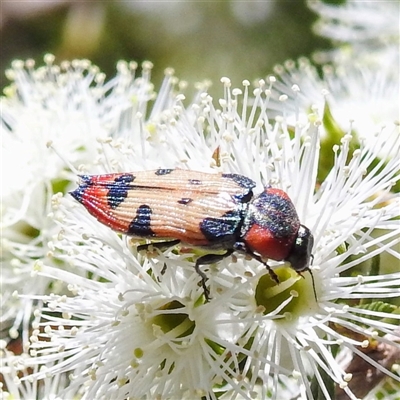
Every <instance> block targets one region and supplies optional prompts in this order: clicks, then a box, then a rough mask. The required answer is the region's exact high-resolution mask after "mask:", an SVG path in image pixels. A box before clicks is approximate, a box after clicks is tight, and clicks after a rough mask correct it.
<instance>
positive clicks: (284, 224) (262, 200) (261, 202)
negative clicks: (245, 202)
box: [251, 189, 300, 239]
mask: <svg viewBox="0 0 400 400" xmlns="http://www.w3.org/2000/svg"><path fill="white" fill-rule="evenodd" d="M251 204H252V207H251V209H252V216H251V223H256V224H257V225H260V226H262V227H264V228H266V229H268V230H269V231H270V232H271V233H272V234H273V236H274V237H276V238H277V239H283V238H289V237H293V236H295V235H297V232H298V230H299V227H300V221H299V217H298V215H297V211H296V208H295V207H294V204H293V203H292V202H291V201H290V200H288V199H285V198H284V197H282V196H280V195H278V194H276V193H269V192H268V189H267V190H265V191H264V192H263V193H261V194H260V195H259V196H257V197H255V198H254V200H253V201H252V202H251Z"/></svg>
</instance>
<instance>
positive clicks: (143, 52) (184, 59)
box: [0, 0, 330, 93]
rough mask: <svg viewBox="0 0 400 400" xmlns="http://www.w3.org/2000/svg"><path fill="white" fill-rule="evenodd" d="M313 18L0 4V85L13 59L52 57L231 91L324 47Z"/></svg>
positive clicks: (201, 6)
mask: <svg viewBox="0 0 400 400" xmlns="http://www.w3.org/2000/svg"><path fill="white" fill-rule="evenodd" d="M316 18H317V17H316V15H315V14H313V13H312V12H311V11H310V10H309V9H308V8H307V5H306V2H305V1H280V0H270V1H227V0H226V1H205V2H199V1H117V0H114V1H107V2H104V1H90V2H85V1H63V0H54V1H51V0H50V1H28V2H19V1H3V2H2V9H1V30H2V40H1V41H2V57H1V66H0V67H1V87H2V88H3V87H4V86H5V85H6V84H7V81H6V80H5V77H4V70H5V69H6V68H8V67H9V66H10V64H11V61H12V60H13V59H16V58H18V59H26V58H33V59H35V60H36V62H37V63H38V64H39V65H40V64H42V63H43V55H44V54H46V53H53V54H54V55H56V62H60V61H62V60H64V59H74V58H88V59H90V60H91V61H92V62H93V63H94V64H97V65H98V66H99V67H100V69H101V70H102V71H103V72H105V73H106V74H107V76H108V77H110V76H113V75H114V72H115V64H116V63H117V61H118V60H119V59H124V60H128V61H130V60H134V61H137V62H139V63H140V62H141V61H144V60H150V61H151V62H153V64H154V69H153V75H152V76H153V82H154V83H155V85H156V87H158V85H159V84H160V82H161V79H162V77H163V71H164V69H165V68H166V67H173V68H174V69H175V72H176V75H177V76H178V77H179V78H180V79H183V80H187V81H188V82H189V83H190V84H193V83H194V82H197V81H203V80H205V79H210V80H211V81H213V82H214V86H215V87H214V90H215V89H216V88H217V89H218V93H220V91H221V89H220V86H219V85H218V84H217V83H218V82H219V79H220V78H221V77H222V76H228V77H229V78H231V80H232V83H233V85H234V86H238V85H241V82H242V80H243V79H248V80H250V81H251V80H253V79H256V78H260V77H265V76H266V75H268V74H269V73H271V72H272V68H273V66H274V65H275V64H277V63H283V62H284V61H285V60H287V59H296V58H298V57H299V56H311V54H312V53H313V51H315V50H321V49H327V48H329V47H330V42H328V41H327V40H324V39H322V38H320V37H318V36H316V35H315V34H314V33H313V32H312V25H313V22H314V21H315V20H316ZM212 90H213V89H212ZM212 90H211V91H212Z"/></svg>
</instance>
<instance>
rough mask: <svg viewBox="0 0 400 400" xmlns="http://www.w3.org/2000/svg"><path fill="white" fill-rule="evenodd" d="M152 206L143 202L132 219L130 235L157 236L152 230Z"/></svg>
mask: <svg viewBox="0 0 400 400" xmlns="http://www.w3.org/2000/svg"><path fill="white" fill-rule="evenodd" d="M151 212H152V211H151V208H150V207H149V206H148V205H146V204H142V205H141V206H139V207H138V209H137V210H136V217H135V218H134V219H133V220H132V222H131V223H130V225H129V228H128V232H127V234H128V235H132V236H142V237H149V236H155V234H154V232H153V231H152V229H151V227H150V224H151Z"/></svg>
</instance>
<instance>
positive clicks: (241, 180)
mask: <svg viewBox="0 0 400 400" xmlns="http://www.w3.org/2000/svg"><path fill="white" fill-rule="evenodd" d="M222 177H223V178H227V179H232V180H233V181H234V182H236V183H237V184H238V185H239V186H240V187H242V188H245V189H253V188H255V187H256V183H255V182H254V181H253V180H252V179H250V178H247V177H246V176H243V175H239V174H222Z"/></svg>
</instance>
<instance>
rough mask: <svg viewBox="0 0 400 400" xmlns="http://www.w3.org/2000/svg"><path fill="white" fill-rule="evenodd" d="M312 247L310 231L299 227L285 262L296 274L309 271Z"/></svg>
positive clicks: (312, 239) (302, 226) (312, 237)
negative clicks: (288, 263)
mask: <svg viewBox="0 0 400 400" xmlns="http://www.w3.org/2000/svg"><path fill="white" fill-rule="evenodd" d="M313 246H314V236H313V235H312V233H311V231H310V230H309V229H308V228H307V227H305V226H304V225H300V228H299V231H298V233H297V237H296V240H295V241H294V243H293V246H292V249H291V251H290V253H289V255H288V256H287V258H286V259H285V261H288V262H290V264H291V266H292V268H293V269H294V270H295V271H296V272H299V273H301V272H303V271H307V270H309V267H310V259H311V258H312V254H311V252H312V249H313Z"/></svg>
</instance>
